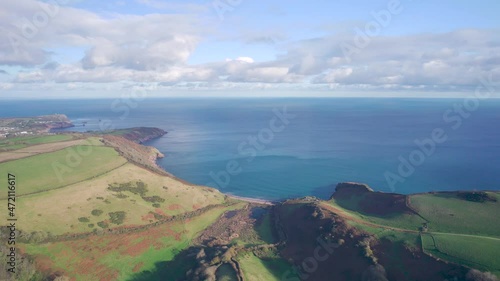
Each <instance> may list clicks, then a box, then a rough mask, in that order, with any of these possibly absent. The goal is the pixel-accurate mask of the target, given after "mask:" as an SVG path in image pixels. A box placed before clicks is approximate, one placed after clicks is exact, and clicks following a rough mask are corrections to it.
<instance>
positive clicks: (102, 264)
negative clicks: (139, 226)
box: [21, 203, 246, 281]
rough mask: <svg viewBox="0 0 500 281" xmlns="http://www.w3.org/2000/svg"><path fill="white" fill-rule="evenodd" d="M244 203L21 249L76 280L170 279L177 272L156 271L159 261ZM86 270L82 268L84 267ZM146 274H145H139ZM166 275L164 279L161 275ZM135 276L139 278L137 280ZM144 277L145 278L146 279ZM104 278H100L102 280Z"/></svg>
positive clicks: (28, 245)
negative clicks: (123, 231)
mask: <svg viewBox="0 0 500 281" xmlns="http://www.w3.org/2000/svg"><path fill="white" fill-rule="evenodd" d="M245 205H246V204H242V203H240V204H235V205H231V206H229V207H222V206H221V207H217V208H214V209H212V210H210V211H207V212H205V213H203V214H201V215H200V216H197V217H194V218H192V219H190V220H189V221H187V220H186V221H179V222H173V223H168V224H164V225H160V226H157V227H152V228H149V229H147V230H144V231H143V232H138V233H132V234H118V235H103V236H92V237H89V238H85V239H81V240H74V241H65V242H55V243H46V244H23V245H22V246H21V248H22V249H23V250H25V251H26V252H27V253H28V254H30V255H36V256H38V258H39V259H40V260H43V259H45V258H49V259H50V261H51V262H52V263H53V264H52V266H53V268H54V269H58V270H62V271H65V272H67V273H71V274H70V275H71V276H76V280H82V281H91V280H109V279H108V278H110V277H111V276H113V277H114V278H118V280H135V279H136V278H137V279H138V280H172V279H171V278H172V276H177V275H178V271H176V270H174V271H173V272H171V273H168V272H164V271H163V272H161V274H160V273H159V272H158V268H157V265H158V263H159V262H167V261H170V260H173V259H174V257H175V256H176V255H177V254H178V253H179V252H180V251H182V250H183V249H185V248H187V247H188V246H189V245H190V243H191V240H192V239H194V238H195V237H196V236H197V235H198V234H199V233H200V232H201V231H202V230H204V229H205V228H206V227H207V226H208V225H210V224H212V223H213V222H215V220H217V218H218V217H220V216H221V215H222V214H223V213H224V212H226V211H228V210H233V209H237V208H243V207H244V206H245ZM86 264H87V266H89V267H90V268H87V269H86V268H84V267H85V265H86ZM144 271H149V273H142V272H144ZM165 274H168V276H165ZM138 276H141V277H140V278H139V277H138ZM144 276H147V279H142V278H145V277H144ZM103 278H104V279H103Z"/></svg>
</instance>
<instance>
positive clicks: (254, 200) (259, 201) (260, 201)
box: [221, 192, 279, 206]
mask: <svg viewBox="0 0 500 281" xmlns="http://www.w3.org/2000/svg"><path fill="white" fill-rule="evenodd" d="M221 193H222V192H221ZM222 194H224V195H226V196H227V197H229V198H232V199H236V200H241V201H245V202H249V203H255V204H262V205H269V206H274V205H276V203H278V202H279V201H270V200H266V199H258V198H250V197H243V196H237V195H233V194H228V193H222Z"/></svg>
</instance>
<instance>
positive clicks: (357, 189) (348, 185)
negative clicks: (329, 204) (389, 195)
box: [330, 182, 373, 199]
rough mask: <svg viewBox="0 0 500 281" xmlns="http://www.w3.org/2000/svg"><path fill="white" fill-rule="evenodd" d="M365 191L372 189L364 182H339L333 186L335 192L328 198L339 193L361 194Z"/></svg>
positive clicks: (371, 190)
mask: <svg viewBox="0 0 500 281" xmlns="http://www.w3.org/2000/svg"><path fill="white" fill-rule="evenodd" d="M366 192H373V189H371V188H370V187H369V186H368V185H366V184H364V183H356V182H341V183H339V184H337V186H336V187H335V193H334V194H333V195H332V196H331V197H330V199H331V198H333V197H334V196H335V195H339V194H361V193H366Z"/></svg>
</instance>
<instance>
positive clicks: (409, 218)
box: [328, 195, 425, 231]
mask: <svg viewBox="0 0 500 281" xmlns="http://www.w3.org/2000/svg"><path fill="white" fill-rule="evenodd" d="M362 199H363V196H362V195H361V196H351V198H349V199H332V200H330V201H328V202H329V203H331V204H332V205H333V206H335V207H338V208H342V209H344V210H346V211H348V212H349V213H350V214H353V215H355V216H356V217H358V218H360V219H362V220H365V221H368V222H371V223H374V224H379V225H385V226H390V227H396V228H402V229H408V230H415V231H416V230H418V229H419V228H420V227H421V226H422V224H423V223H425V220H424V219H422V218H421V217H419V216H417V215H415V214H407V213H393V214H387V215H384V216H377V215H373V214H367V213H364V212H362V211H360V209H361V208H360V206H359V202H361V200H362Z"/></svg>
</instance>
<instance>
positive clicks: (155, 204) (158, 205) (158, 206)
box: [153, 203, 161, 208]
mask: <svg viewBox="0 0 500 281" xmlns="http://www.w3.org/2000/svg"><path fill="white" fill-rule="evenodd" d="M153 207H155V208H160V207H161V205H160V204H158V203H154V204H153Z"/></svg>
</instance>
